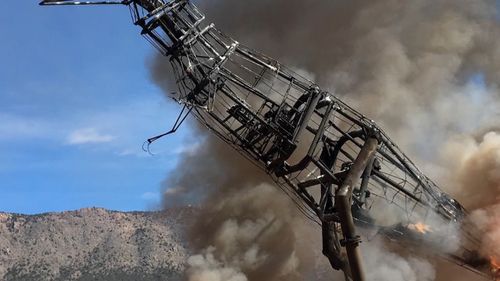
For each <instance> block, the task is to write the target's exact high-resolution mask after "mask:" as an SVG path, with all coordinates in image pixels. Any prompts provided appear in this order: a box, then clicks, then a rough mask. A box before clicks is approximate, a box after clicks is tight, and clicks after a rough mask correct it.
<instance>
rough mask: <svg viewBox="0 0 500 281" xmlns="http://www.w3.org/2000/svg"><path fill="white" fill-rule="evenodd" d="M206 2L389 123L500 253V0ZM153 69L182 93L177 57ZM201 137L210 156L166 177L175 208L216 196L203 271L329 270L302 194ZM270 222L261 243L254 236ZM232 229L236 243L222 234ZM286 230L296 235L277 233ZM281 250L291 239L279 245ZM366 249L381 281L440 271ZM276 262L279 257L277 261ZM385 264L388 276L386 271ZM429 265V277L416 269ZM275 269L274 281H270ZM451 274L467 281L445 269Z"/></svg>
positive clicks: (188, 160) (246, 37) (222, 20)
mask: <svg viewBox="0 0 500 281" xmlns="http://www.w3.org/2000/svg"><path fill="white" fill-rule="evenodd" d="M200 4H201V6H202V7H201V9H202V10H203V11H205V12H207V14H208V19H209V21H213V22H215V23H216V25H217V26H218V28H219V29H220V30H222V31H223V32H225V33H227V34H228V35H230V36H232V37H234V38H236V39H237V40H238V41H240V42H242V43H244V44H246V45H249V46H250V47H253V48H255V49H257V50H260V51H262V52H263V53H266V54H267V55H270V56H272V57H275V58H277V59H278V60H280V61H281V62H283V63H285V64H288V65H290V66H292V67H295V68H298V69H302V70H304V71H306V72H308V73H310V74H311V75H313V76H314V77H315V78H316V81H317V82H318V84H320V85H321V86H322V87H323V88H326V89H329V90H330V91H331V92H332V93H334V94H336V95H338V96H340V97H341V98H343V99H344V100H345V101H347V102H348V103H350V104H351V105H352V106H353V107H354V108H356V109H358V110H359V111H361V112H363V113H364V114H366V115H367V116H369V117H370V118H372V119H374V120H376V121H377V123H378V124H380V125H381V126H382V128H384V129H385V130H386V131H387V132H388V133H389V135H391V136H392V138H393V139H394V140H395V141H396V143H398V144H399V145H400V146H401V147H402V148H403V150H404V151H406V152H408V153H409V154H410V156H411V157H412V158H413V159H416V162H417V163H418V164H419V166H421V167H423V169H424V171H425V172H426V173H427V174H429V175H430V176H431V178H433V179H436V180H437V181H438V182H439V183H440V185H441V186H442V187H443V188H445V189H446V191H448V192H449V193H451V194H452V195H453V196H455V197H457V198H458V199H460V200H461V201H463V202H464V203H465V204H466V207H468V208H469V209H470V210H475V211H474V212H473V215H472V216H473V217H474V218H478V219H475V220H474V221H476V222H477V224H478V225H477V226H478V227H479V228H480V229H481V230H484V231H485V232H486V233H487V235H486V236H485V237H484V239H483V243H484V246H483V248H484V249H485V252H486V253H487V254H492V253H491V251H486V250H487V249H488V248H490V249H491V248H496V249H500V245H499V244H492V243H497V242H500V241H498V240H496V239H497V238H498V233H499V231H498V225H499V224H498V211H497V209H496V207H495V204H496V203H498V201H495V200H497V199H498V195H499V193H498V189H499V181H498V174H500V171H499V170H498V163H499V160H498V155H499V153H500V152H499V151H500V148H499V147H498V146H497V145H496V140H497V138H498V134H495V133H494V132H495V131H496V132H498V128H500V121H499V120H500V119H499V118H498V117H500V101H499V97H500V94H499V91H498V86H499V84H500V39H499V38H500V36H499V35H500V31H499V26H498V15H497V9H496V1H494V0H432V1H431V0H422V1H397V0H380V1H364V0H335V1H320V0H310V1H301V0H286V1H285V0H273V1H270V0H253V1H234V0H213V1H203V2H202V3H200ZM152 69H153V71H152V76H153V78H154V80H155V81H156V82H157V83H158V84H159V85H160V86H162V88H164V89H165V91H166V93H170V92H171V91H173V90H174V89H173V88H172V84H171V83H170V81H169V80H167V79H168V78H167V76H168V74H167V73H168V70H167V69H168V62H167V60H165V59H164V58H159V59H155V60H154V61H153V63H152ZM490 131H493V132H490ZM200 132H203V131H200ZM199 138H200V139H202V140H201V141H200V147H199V149H198V150H197V152H196V154H186V156H185V157H184V159H182V160H181V163H180V164H179V168H178V169H177V170H176V171H175V173H174V174H172V175H170V176H169V180H168V181H167V182H166V183H165V185H166V187H167V188H168V191H169V192H168V193H169V196H167V197H166V199H165V202H166V206H170V205H172V204H173V203H174V202H175V203H178V202H203V203H202V204H201V206H202V207H201V208H202V210H203V211H202V213H203V214H202V215H201V216H200V217H199V218H198V220H197V223H195V226H194V227H193V231H192V233H194V235H193V236H192V237H191V238H192V239H191V243H192V244H193V245H194V246H195V249H196V250H197V251H198V252H196V253H195V255H194V256H193V257H192V258H191V259H190V260H189V265H190V267H189V270H188V277H189V278H190V280H193V281H194V280H238V281H239V280H281V278H285V277H286V278H287V279H290V278H292V280H293V278H299V277H297V276H300V274H302V277H301V278H299V279H301V280H303V279H306V278H304V276H308V275H307V274H308V272H309V271H314V270H315V268H314V266H313V265H311V264H307V261H308V260H310V257H307V255H305V254H304V252H307V251H301V250H300V248H301V247H300V245H299V244H300V243H299V241H300V239H298V237H300V238H301V239H302V238H303V237H310V236H313V235H319V233H314V234H306V235H304V232H302V231H304V229H310V228H309V227H304V224H301V219H299V216H298V215H297V214H294V211H293V210H294V208H293V206H292V205H291V203H290V201H286V200H284V199H283V198H282V197H283V195H282V194H281V193H278V192H276V193H273V192H271V191H270V190H269V188H268V186H269V185H268V179H267V177H266V175H265V174H263V173H262V172H260V171H257V170H256V169H255V168H254V167H253V166H252V165H251V164H250V163H249V162H248V161H246V160H245V159H243V158H241V157H240V156H238V155H236V154H235V153H233V152H231V151H229V148H228V146H226V145H225V144H223V143H221V142H219V141H217V140H215V139H214V138H213V137H211V136H207V135H205V132H203V133H200V137H199ZM262 194H264V195H268V196H261V195H262ZM261 197H262V198H261ZM202 199H203V200H202ZM282 199H283V200H282ZM285 199H286V198H285ZM275 202H276V205H275ZM286 202H288V203H286ZM259 204H260V205H259ZM276 206H280V207H279V208H275V207H276ZM283 209H285V210H287V211H286V212H283V211H282V210H283ZM495 221H496V223H495ZM271 222H272V223H271ZM302 223H303V222H302ZM268 224H270V225H271V226H269V227H268V228H266V227H265V226H266V225H268ZM301 225H302V227H301ZM264 229H266V231H264V232H263V233H264V234H263V236H262V237H263V238H261V239H260V240H259V239H254V240H255V241H253V240H252V239H250V238H249V237H246V236H245V235H246V234H247V233H248V235H249V236H251V235H250V234H253V235H254V234H255V233H260V232H261V231H263V230H264ZM298 229H300V230H298ZM228 233H231V235H232V236H233V237H234V238H233V239H222V238H221V237H226V236H225V235H228ZM196 234H198V235H196ZM200 234H201V235H200ZM284 234H286V235H285V236H283V235H284ZM276 237H279V239H280V241H281V242H282V243H283V244H278V245H274V243H268V242H267V241H275V239H277V238H276ZM317 237H319V236H317ZM251 241H252V242H254V243H253V244H252V242H251ZM285 244H286V245H285ZM271 245H272V246H276V247H277V248H273V247H271V248H266V247H268V246H271ZM495 245H498V246H495ZM318 247H319V245H318ZM311 248H314V247H313V246H311V245H309V249H311ZM365 251H368V252H370V251H371V252H373V251H376V253H375V254H374V255H375V256H377V257H379V258H377V259H370V262H369V265H368V266H369V267H370V269H372V270H373V272H372V273H371V274H374V276H379V275H377V274H381V275H380V276H383V278H385V279H380V280H394V281H399V280H433V278H434V271H433V269H432V268H431V267H429V264H428V263H427V262H425V261H422V260H418V259H414V258H406V257H403V256H399V255H395V254H392V253H389V252H388V251H387V250H384V249H383V248H381V247H375V248H374V249H371V248H366V250H365ZM274 255H276V257H273V258H271V257H270V256H274ZM273 259H275V260H273ZM262 261H266V262H270V263H271V264H274V265H276V266H274V267H272V268H267V267H266V266H265V263H264V262H262ZM370 263H372V264H370ZM387 265H390V266H389V267H387ZM384 268H385V269H387V271H385V272H384V273H380V271H379V270H382V269H384ZM408 268H409V269H411V270H407V269H408ZM415 268H417V269H419V270H418V272H417V273H418V275H417V276H413V275H412V274H413V273H412V270H413V269H415ZM439 270H440V271H443V270H448V271H451V272H456V271H455V270H449V269H446V268H445V269H443V268H441V267H440V269H439ZM263 272H265V274H267V275H266V276H272V277H269V278H268V279H258V278H260V277H261V276H262V275H261V274H262V273H263ZM443 272H444V271H443ZM304 274H305V275H304ZM328 274H331V273H330V272H329V273H328ZM457 275H462V274H461V273H458V274H457ZM437 276H438V277H437V278H438V279H439V278H441V279H439V280H450V279H451V278H455V279H456V280H464V279H461V278H463V276H462V277H455V276H450V275H448V274H446V275H445V274H443V273H440V272H437ZM329 277H330V278H331V275H330V276H329ZM380 278H382V277H380ZM414 278H417V279H414ZM418 278H421V279H418ZM311 279H314V278H311ZM467 280H472V279H471V278H468V279H467ZM478 280H480V279H478Z"/></svg>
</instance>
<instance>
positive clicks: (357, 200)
mask: <svg viewBox="0 0 500 281" xmlns="http://www.w3.org/2000/svg"><path fill="white" fill-rule="evenodd" d="M41 4H42V5H95V4H104V5H108V4H123V5H127V6H128V7H129V8H130V12H131V15H132V19H133V22H134V24H135V25H137V26H139V27H140V28H141V34H142V35H143V36H144V37H145V38H146V39H147V40H148V41H149V42H151V44H152V45H153V46H155V48H157V49H158V50H159V51H160V52H161V53H162V54H163V55H165V56H166V57H167V58H168V59H169V61H170V63H171V64H172V69H173V73H174V75H175V81H176V83H177V86H178V92H177V93H175V94H174V95H173V96H172V97H173V98H174V99H175V100H176V101H178V102H179V103H180V104H181V105H182V107H183V108H182V111H181V112H180V114H179V117H178V119H177V121H176V123H175V125H174V127H173V128H172V130H171V131H170V132H168V133H166V134H163V135H160V136H158V137H155V138H152V139H150V140H148V142H149V143H151V142H153V141H155V140H156V139H158V138H160V137H162V136H164V135H167V134H169V133H172V132H175V130H176V129H177V128H178V127H179V126H180V124H182V122H183V121H184V120H185V118H186V117H187V116H188V115H189V114H192V115H194V116H195V117H196V118H197V119H198V120H199V121H200V122H202V123H203V124H204V125H205V126H206V127H208V128H209V129H210V130H211V131H213V132H214V133H215V134H216V135H217V136H218V137H220V138H221V139H222V140H224V141H225V142H226V143H228V144H229V145H230V146H232V147H233V148H234V149H236V150H237V151H238V152H240V153H241V154H242V155H243V156H245V157H246V158H247V159H248V160H250V161H252V162H254V163H255V164H256V165H257V166H259V167H260V168H262V169H263V170H265V171H267V172H268V174H269V176H270V177H272V178H273V180H274V181H275V182H276V184H277V185H278V186H279V187H282V188H283V189H284V190H285V192H288V193H290V194H291V195H293V196H294V199H295V201H296V203H297V204H298V207H299V208H300V209H301V211H302V212H303V213H304V215H305V216H307V217H308V218H310V219H311V220H313V221H315V222H316V223H318V224H319V225H320V226H321V228H322V235H323V237H322V241H323V254H324V255H325V256H326V257H327V258H328V260H329V261H330V264H331V266H332V267H333V268H334V269H337V270H343V271H344V273H345V276H346V280H351V279H352V280H355V281H361V280H366V279H365V277H364V273H363V266H362V265H363V263H362V261H361V255H360V252H359V248H358V245H359V243H360V242H361V238H360V236H359V235H358V233H357V227H358V228H368V229H370V228H374V229H378V232H379V233H380V234H383V235H385V236H386V237H388V238H389V239H391V240H394V241H397V242H398V243H408V244H417V243H419V244H422V243H423V244H424V246H425V243H428V244H427V246H429V247H434V246H435V245H437V244H447V243H448V241H450V240H454V239H455V238H456V237H454V236H456V235H457V231H458V233H459V235H460V238H459V239H460V243H457V245H456V246H454V247H451V248H450V249H446V250H444V249H443V250H442V251H441V249H438V250H437V252H439V253H437V254H441V255H443V256H445V257H446V258H448V259H450V260H451V261H453V262H455V263H457V264H458V265H460V266H464V267H467V268H468V269H470V270H473V271H476V272H477V273H484V274H488V273H489V270H490V268H489V262H488V259H486V258H482V257H480V256H479V254H478V253H477V252H476V251H475V249H477V247H478V242H479V241H478V240H477V238H475V235H474V233H472V230H470V229H468V228H467V226H466V225H465V224H462V223H461V222H462V220H463V218H464V217H465V216H466V215H467V212H466V210H465V209H464V208H463V207H462V206H461V205H460V203H458V202H457V201H455V200H454V199H453V198H451V197H450V196H448V195H447V194H445V193H444V192H442V191H441V190H440V189H439V187H438V186H437V185H436V184H434V183H433V182H432V181H431V180H430V179H429V178H427V177H426V176H425V175H424V174H423V173H422V172H421V171H420V170H419V169H418V168H417V167H416V166H415V165H414V164H413V163H412V161H411V160H410V159H409V158H408V157H407V156H406V155H405V154H404V153H403V152H401V150H400V149H399V148H398V147H397V145H396V144H394V143H393V141H392V140H391V139H390V138H389V137H388V136H387V135H386V134H385V133H384V131H383V130H382V129H381V128H379V127H378V126H377V125H376V124H375V123H374V122H373V121H372V120H370V119H368V118H367V117H365V116H363V115H362V114H361V113H359V112H357V111H355V110H354V109H352V108H351V107H349V106H348V105H347V104H345V103H343V102H342V101H341V100H339V99H338V98H336V97H335V96H334V95H332V94H331V93H328V92H326V91H324V90H322V89H320V88H319V86H317V85H316V84H315V83H314V82H312V81H309V80H308V79H307V78H305V77H302V76H301V75H299V74H298V73H296V72H294V71H293V70H292V69H290V68H287V67H286V66H284V65H282V64H280V63H279V62H278V61H276V60H274V59H272V58H269V57H267V56H265V55H262V54H260V53H257V52H255V51H253V50H251V49H249V48H247V47H245V46H243V45H242V44H240V43H238V42H237V41H235V40H234V39H232V38H230V37H228V36H226V35H224V34H223V33H221V32H220V31H219V30H217V29H216V28H215V25H214V24H207V23H205V21H204V19H205V17H204V15H203V14H202V13H200V12H199V11H198V9H197V8H196V7H195V6H194V5H193V3H191V2H190V1H188V0H171V1H167V0H125V1H122V2H108V1H101V2H74V1H44V2H42V3H41ZM387 212H396V213H397V214H398V218H399V220H398V223H396V224H392V225H385V224H381V223H380V220H379V219H378V217H380V214H384V213H387ZM443 225H444V226H450V227H443V228H441V229H439V230H436V231H434V230H433V229H434V228H435V226H440V227H441V226H443ZM430 232H435V233H434V235H433V237H432V239H428V238H427V236H428V235H429V233H430ZM457 239H458V238H457ZM433 244H434V245H433ZM365 258H369V257H365Z"/></svg>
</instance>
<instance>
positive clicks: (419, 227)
mask: <svg viewBox="0 0 500 281" xmlns="http://www.w3.org/2000/svg"><path fill="white" fill-rule="evenodd" d="M408 228H409V229H411V230H415V231H417V232H419V233H422V234H426V233H428V232H431V231H432V230H431V227H430V226H429V225H427V224H425V223H422V222H418V223H411V224H409V225H408Z"/></svg>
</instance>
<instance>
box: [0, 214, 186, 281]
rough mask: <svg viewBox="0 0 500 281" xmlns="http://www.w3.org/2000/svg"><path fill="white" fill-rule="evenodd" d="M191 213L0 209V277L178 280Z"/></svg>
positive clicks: (8, 280)
mask: <svg viewBox="0 0 500 281" xmlns="http://www.w3.org/2000/svg"><path fill="white" fill-rule="evenodd" d="M192 212H193V210H192V209H190V208H177V209H171V210H167V211H156V212H145V211H133V212H120V211H112V210H106V209H103V208H83V209H79V210H75V211H64V212H48V213H43V214H35V215H24V214H15V213H5V212H0V280H5V281H18V280H23V281H30V280H47V281H48V280H55V281H60V280H61V281H62V280H76V281H87V280H103V281H104V280H105V281H114V280H123V281H127V280H142V281H157V280H158V281H160V280H162V281H163V280H180V278H181V274H182V272H183V270H184V262H185V260H186V257H187V255H188V253H187V250H186V249H187V247H186V245H185V244H184V243H183V241H182V239H181V236H182V232H183V231H184V227H185V225H186V222H185V220H186V219H188V218H189V217H191V214H192Z"/></svg>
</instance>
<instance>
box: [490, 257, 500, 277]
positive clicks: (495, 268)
mask: <svg viewBox="0 0 500 281" xmlns="http://www.w3.org/2000/svg"><path fill="white" fill-rule="evenodd" d="M490 265H491V273H492V274H493V276H494V277H495V280H497V281H498V280H500V260H498V259H497V257H495V256H490Z"/></svg>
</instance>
